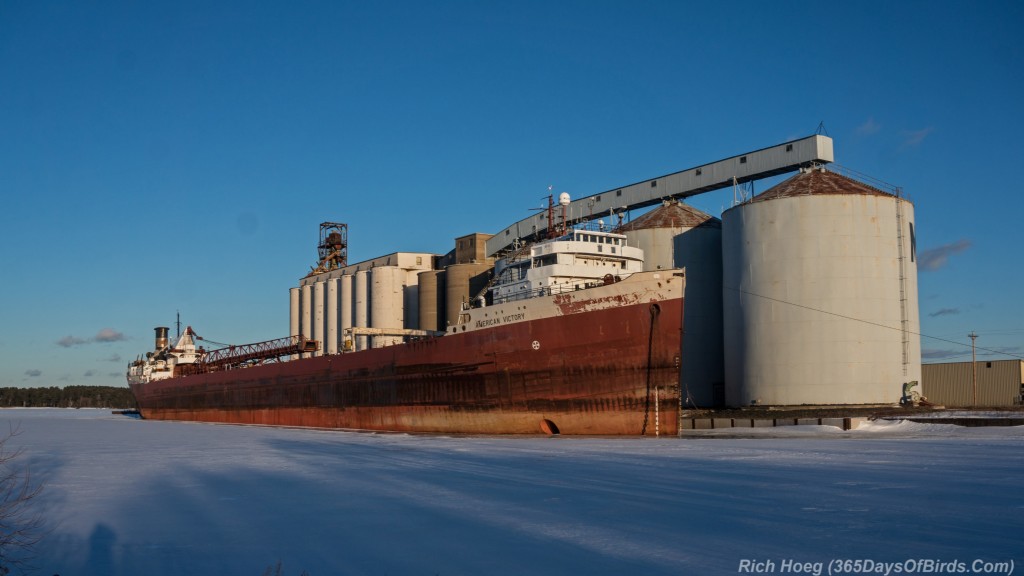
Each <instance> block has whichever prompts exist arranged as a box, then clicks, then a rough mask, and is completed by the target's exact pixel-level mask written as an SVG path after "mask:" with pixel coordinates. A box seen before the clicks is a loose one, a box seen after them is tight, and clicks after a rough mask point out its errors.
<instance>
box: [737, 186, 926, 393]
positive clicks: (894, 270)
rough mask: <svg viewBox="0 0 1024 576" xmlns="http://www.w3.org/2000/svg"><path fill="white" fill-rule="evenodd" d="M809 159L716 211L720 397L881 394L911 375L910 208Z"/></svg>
mask: <svg viewBox="0 0 1024 576" xmlns="http://www.w3.org/2000/svg"><path fill="white" fill-rule="evenodd" d="M896 192H897V191H894V192H893V193H890V192H884V191H882V190H880V189H878V188H875V187H872V186H869V185H867V184H864V183H862V182H859V181H857V180H853V179H851V178H847V177H845V176H842V175H839V174H836V173H834V172H830V171H826V170H824V169H820V168H814V169H809V170H805V171H803V172H801V173H800V174H798V175H796V176H794V177H792V178H790V179H788V180H786V181H785V182H782V183H781V184H779V185H778V186H775V187H773V188H771V189H769V190H767V191H765V192H764V193H762V194H760V195H758V196H755V197H754V198H753V199H751V200H750V201H749V202H746V203H744V204H741V205H738V206H735V207H733V208H731V209H729V210H727V211H726V212H725V213H724V214H723V215H722V226H723V237H722V253H723V292H722V293H723V301H724V321H725V326H724V328H725V366H726V372H725V376H726V402H727V403H728V404H730V405H733V406H746V405H751V404H761V405H800V404H807V405H830V404H837V405H838V404H891V403H895V402H897V401H898V400H899V398H900V394H901V392H902V384H903V383H904V382H907V381H910V380H920V377H921V342H920V338H919V337H918V333H919V332H920V329H919V327H920V318H919V313H918V298H917V263H916V253H915V240H914V208H913V205H912V204H911V203H910V202H908V201H906V200H905V199H903V198H901V197H900V195H899V194H898V193H896Z"/></svg>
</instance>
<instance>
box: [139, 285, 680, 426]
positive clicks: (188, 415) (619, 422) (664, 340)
mask: <svg viewBox="0 0 1024 576" xmlns="http://www.w3.org/2000/svg"><path fill="white" fill-rule="evenodd" d="M682 317H683V299H682V298H681V297H680V298H674V299H669V300H664V301H660V302H656V303H651V302H645V303H636V304H632V305H622V306H615V307H610V308H606V309H601V310H594V311H584V312H580V313H572V314H568V315H564V316H557V317H551V318H543V319H537V320H527V321H522V322H518V323H512V324H504V325H499V326H495V327H493V328H487V329H480V330H474V331H469V332H464V333H455V334H448V335H445V336H439V337H435V338H426V339H422V340H417V341H413V342H408V343H405V344H399V345H395V346H388V347H384V348H375V349H369V350H363V351H359V352H351V353H346V354H339V355H327V356H320V357H315V358H303V359H298V360H293V361H290V362H281V363H276V364H266V365H263V366H256V367H250V368H239V369H235V370H227V371H222V372H212V373H206V374H195V375H190V376H183V377H177V378H171V379H168V380H160V381H154V382H149V383H145V384H133V385H132V391H133V392H134V393H135V397H136V399H137V400H138V404H139V409H140V411H141V413H142V415H143V417H145V418H151V419H159V420H195V421H204V422H223V423H237V424H266V425H285V426H310V427H320V428H343V429H361V430H388V431H405V432H434V433H470V434H473V433H482V434H535V433H540V432H558V433H561V434H614V435H639V434H641V433H646V434H650V435H653V434H655V433H656V432H657V433H660V434H674V433H676V431H677V428H676V426H677V420H678V410H679V375H680V358H681V340H682Z"/></svg>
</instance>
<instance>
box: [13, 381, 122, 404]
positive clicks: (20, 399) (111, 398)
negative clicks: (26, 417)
mask: <svg viewBox="0 0 1024 576" xmlns="http://www.w3.org/2000/svg"><path fill="white" fill-rule="evenodd" d="M0 406H3V407H8V408H9V407H27V408H135V396H133V395H132V392H131V390H129V389H128V388H119V387H115V386H65V387H64V388H58V387H56V386H50V387H49V388H0Z"/></svg>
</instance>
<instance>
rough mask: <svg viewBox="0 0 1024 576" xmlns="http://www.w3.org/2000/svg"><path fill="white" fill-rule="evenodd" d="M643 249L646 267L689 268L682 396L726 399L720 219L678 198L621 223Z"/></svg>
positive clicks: (698, 401) (707, 402)
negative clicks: (679, 200) (625, 222)
mask: <svg viewBox="0 0 1024 576" xmlns="http://www.w3.org/2000/svg"><path fill="white" fill-rule="evenodd" d="M616 232H621V233H623V234H625V235H626V237H627V239H628V241H629V244H630V245H631V246H636V247H638V248H641V249H643V251H644V270H659V269H667V268H686V304H685V306H684V307H683V315H684V317H683V332H684V334H683V353H682V383H683V386H684V390H683V398H684V402H687V400H685V399H686V398H687V397H688V398H689V401H688V402H687V403H688V404H689V405H690V406H697V407H701V408H707V407H710V406H715V405H719V404H722V403H724V401H725V398H724V382H725V374H724V373H725V367H724V356H723V349H722V223H721V221H720V220H718V219H717V218H715V217H713V216H710V215H708V214H705V213H704V212H701V211H700V210H697V209H696V208H693V207H692V206H688V205H686V204H683V203H681V202H678V201H675V200H669V201H666V202H664V203H663V204H662V205H661V206H660V207H658V208H656V209H654V210H652V211H650V212H648V213H647V214H644V215H643V216H641V217H639V218H637V219H635V220H633V221H631V222H629V223H628V224H625V225H623V226H621V227H619V228H618V229H617V230H616Z"/></svg>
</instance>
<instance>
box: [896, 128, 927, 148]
mask: <svg viewBox="0 0 1024 576" xmlns="http://www.w3.org/2000/svg"><path fill="white" fill-rule="evenodd" d="M933 130H934V128H930V127H929V128H923V129H921V130H904V131H903V145H902V146H901V148H917V147H918V146H920V145H921V143H922V142H924V139H925V138H927V137H928V135H929V134H931V133H932V131H933Z"/></svg>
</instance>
